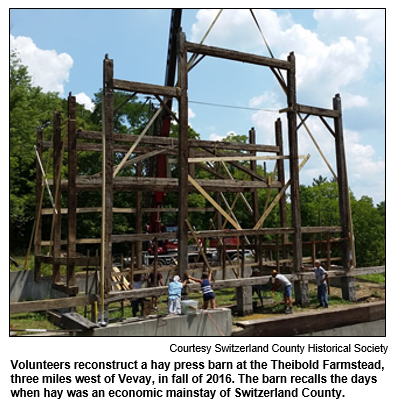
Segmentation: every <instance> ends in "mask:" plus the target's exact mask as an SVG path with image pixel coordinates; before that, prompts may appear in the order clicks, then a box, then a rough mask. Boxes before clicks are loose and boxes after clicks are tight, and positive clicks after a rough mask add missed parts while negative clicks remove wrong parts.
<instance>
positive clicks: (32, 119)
mask: <svg viewBox="0 0 399 413" xmlns="http://www.w3.org/2000/svg"><path fill="white" fill-rule="evenodd" d="M9 86H10V100H9V112H10V124H9V127H10V158H9V159H10V234H11V235H12V236H11V237H10V247H11V248H13V247H16V246H20V245H21V244H22V245H26V244H27V242H26V235H27V233H28V232H30V227H31V224H32V220H33V216H34V211H35V198H34V185H35V162H36V159H35V151H34V145H35V142H36V129H37V128H43V127H44V126H46V125H48V124H49V122H51V120H52V117H53V111H54V110H55V109H57V108H59V107H60V102H61V100H60V98H59V97H58V95H57V94H56V93H43V92H42V90H41V88H40V87H34V86H32V82H31V77H30V76H29V73H28V68H27V67H26V66H23V65H22V64H21V61H20V59H19V58H18V56H17V55H16V53H15V52H11V53H10V83H9ZM44 132H45V136H48V135H49V134H50V133H51V132H50V129H48V130H45V131H44ZM28 239H29V237H28Z"/></svg>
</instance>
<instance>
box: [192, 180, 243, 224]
mask: <svg viewBox="0 0 399 413" xmlns="http://www.w3.org/2000/svg"><path fill="white" fill-rule="evenodd" d="M188 181H189V182H190V183H191V185H193V186H194V188H196V189H197V191H198V192H199V193H201V194H202V195H203V196H204V197H205V198H206V199H207V200H208V201H209V202H210V203H211V204H212V205H213V206H214V207H215V208H216V209H217V210H218V211H219V212H220V213H221V214H222V215H223V216H224V217H225V218H226V219H227V221H229V222H230V224H231V225H233V227H234V228H236V229H241V226H240V225H239V224H238V223H237V222H236V221H234V220H233V219H232V218H231V217H230V216H229V215H228V214H226V212H225V211H224V210H223V209H222V208H221V207H220V206H219V204H218V203H217V202H216V201H215V200H214V199H213V198H212V197H211V196H210V195H209V194H208V193H207V192H206V191H205V190H204V189H203V188H202V187H201V185H199V184H198V183H197V182H196V181H195V179H194V178H192V177H191V176H190V175H188Z"/></svg>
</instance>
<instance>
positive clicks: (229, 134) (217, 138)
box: [208, 131, 237, 142]
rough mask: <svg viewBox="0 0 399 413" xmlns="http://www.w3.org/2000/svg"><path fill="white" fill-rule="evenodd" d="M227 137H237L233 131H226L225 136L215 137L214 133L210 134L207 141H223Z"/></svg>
mask: <svg viewBox="0 0 399 413" xmlns="http://www.w3.org/2000/svg"><path fill="white" fill-rule="evenodd" d="M227 136H237V133H236V132H234V131H228V132H226V135H217V134H216V133H211V134H210V135H209V138H208V139H209V140H210V141H218V142H220V141H222V140H223V139H225V138H226V137H227Z"/></svg>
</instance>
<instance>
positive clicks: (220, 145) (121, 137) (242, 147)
mask: <svg viewBox="0 0 399 413" xmlns="http://www.w3.org/2000/svg"><path fill="white" fill-rule="evenodd" d="M76 136H77V138H79V139H85V140H88V139H91V140H95V141H101V132H96V131H86V130H79V131H77V132H76ZM138 138H139V135H129V134H124V133H114V142H125V143H134V142H136V141H137V139H138ZM178 142H179V140H178V138H173V137H165V136H149V135H144V136H143V137H142V138H141V143H143V144H151V145H165V146H168V147H171V148H177V147H178ZM82 145H83V144H82ZM188 145H189V148H193V149H195V148H197V149H209V150H212V151H214V150H215V149H216V151H218V152H220V151H223V150H225V151H227V150H230V151H256V152H272V153H273V152H274V153H277V152H279V148H278V146H276V145H264V144H260V143H257V144H250V143H239V142H221V141H207V140H201V139H198V140H197V139H190V140H189V142H188ZM48 146H49V145H48ZM115 147H117V146H116V145H115ZM82 148H83V146H82Z"/></svg>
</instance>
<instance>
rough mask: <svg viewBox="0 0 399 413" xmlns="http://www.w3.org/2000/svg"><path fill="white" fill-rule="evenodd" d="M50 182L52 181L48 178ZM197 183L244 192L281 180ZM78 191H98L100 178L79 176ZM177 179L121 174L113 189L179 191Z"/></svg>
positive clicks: (63, 184)
mask: <svg viewBox="0 0 399 413" xmlns="http://www.w3.org/2000/svg"><path fill="white" fill-rule="evenodd" d="M49 182H50V183H51V182H52V181H51V180H49ZM197 183H198V184H199V185H201V186H202V187H203V188H204V189H206V190H207V191H208V192H245V191H251V190H257V189H262V188H281V187H282V186H283V185H282V183H281V182H278V181H273V182H270V183H266V182H264V181H249V180H248V181H245V180H244V181H234V182H233V181H231V180H230V179H227V178H226V179H198V180H197ZM67 184H68V181H66V180H63V181H62V182H61V188H62V189H63V190H65V189H66V188H67ZM76 185H77V189H78V190H79V191H98V190H100V188H101V185H102V178H100V177H99V178H91V177H87V176H79V177H77V180H76ZM180 188H181V186H180V184H179V180H178V179H176V178H153V177H148V176H145V177H134V176H123V177H116V178H115V179H114V189H115V190H117V191H120V192H130V191H135V190H136V191H137V190H141V191H148V192H152V191H153V190H156V191H173V192H178V191H180ZM194 189H195V186H194V185H192V186H189V187H188V190H189V191H194Z"/></svg>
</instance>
